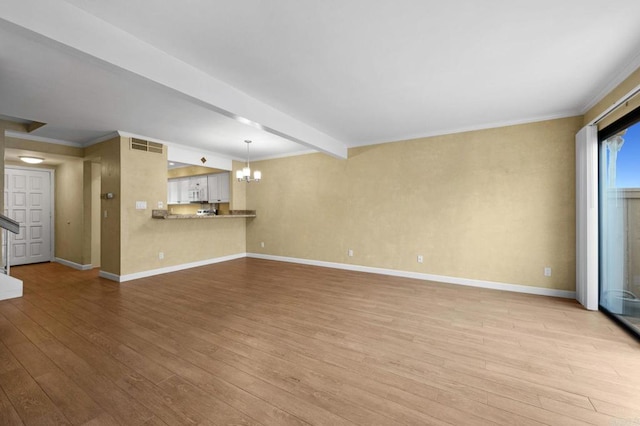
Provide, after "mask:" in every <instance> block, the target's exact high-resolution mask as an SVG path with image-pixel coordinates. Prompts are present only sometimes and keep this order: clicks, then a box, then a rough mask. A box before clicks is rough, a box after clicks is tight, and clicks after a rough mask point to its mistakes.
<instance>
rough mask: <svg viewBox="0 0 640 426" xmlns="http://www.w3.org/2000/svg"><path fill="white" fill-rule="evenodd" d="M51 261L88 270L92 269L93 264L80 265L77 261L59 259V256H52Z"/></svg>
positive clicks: (80, 269)
mask: <svg viewBox="0 0 640 426" xmlns="http://www.w3.org/2000/svg"><path fill="white" fill-rule="evenodd" d="M53 261H54V262H56V263H60V264H61V265H64V266H68V267H70V268H73V269H77V270H79V271H88V270H90V269H93V265H92V264H88V265H81V264H79V263H76V262H72V261H70V260H67V259H61V258H59V257H54V258H53Z"/></svg>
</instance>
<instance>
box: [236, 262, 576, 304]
mask: <svg viewBox="0 0 640 426" xmlns="http://www.w3.org/2000/svg"><path fill="white" fill-rule="evenodd" d="M247 257H250V258H254V259H264V260H275V261H278V262H290V263H299V264H302V265H312V266H321V267H324V268H334V269H344V270H347V271H357V272H369V273H372V274H380V275H391V276H394V277H403V278H415V279H418V280H425V281H437V282H441V283H447V284H457V285H466V286H469V287H480V288H487V289H492V290H503V291H511V292H515V293H527V294H536V295H540V296H552V297H562V298H566V299H575V298H576V292H575V291H568V290H557V289H552V288H544V287H533V286H528V285H520V284H509V283H500V282H495V281H483V280H475V279H470V278H457V277H448V276H445V275H434V274H424V273H421V272H410V271H400V270H397V269H384V268H374V267H371V266H361V265H351V264H347V263H336V262H324V261H321V260H310V259H300V258H296V257H285V256H273V255H269V254H259V253H247Z"/></svg>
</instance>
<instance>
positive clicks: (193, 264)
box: [99, 253, 247, 283]
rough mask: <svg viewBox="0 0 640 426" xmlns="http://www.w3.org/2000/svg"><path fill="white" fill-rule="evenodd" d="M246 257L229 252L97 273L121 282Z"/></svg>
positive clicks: (242, 254) (245, 255) (243, 254)
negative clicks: (118, 272)
mask: <svg viewBox="0 0 640 426" xmlns="http://www.w3.org/2000/svg"><path fill="white" fill-rule="evenodd" d="M244 257H247V254H246V253H237V254H231V255H229V256H222V257H214V258H212V259H205V260H199V261H197V262H190V263H183V264H181V265H174V266H167V267H165V268H158V269H151V270H149V271H141V272H134V273H133V274H126V275H116V274H112V273H110V272H104V271H100V273H99V275H100V276H101V277H102V278H106V279H108V280H111V281H116V282H120V283H123V282H125V281H131V280H137V279H139V278H146V277H152V276H154V275H161V274H167V273H169V272H176V271H182V270H183V269H190V268H197V267H198V266H205V265H211V264H214V263H220V262H227V261H229V260H235V259H242V258H244Z"/></svg>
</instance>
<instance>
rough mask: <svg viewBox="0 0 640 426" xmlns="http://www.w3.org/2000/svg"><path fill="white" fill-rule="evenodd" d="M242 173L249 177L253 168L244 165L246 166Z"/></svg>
mask: <svg viewBox="0 0 640 426" xmlns="http://www.w3.org/2000/svg"><path fill="white" fill-rule="evenodd" d="M242 175H243V176H244V177H249V176H251V169H250V168H249V167H244V168H243V169H242Z"/></svg>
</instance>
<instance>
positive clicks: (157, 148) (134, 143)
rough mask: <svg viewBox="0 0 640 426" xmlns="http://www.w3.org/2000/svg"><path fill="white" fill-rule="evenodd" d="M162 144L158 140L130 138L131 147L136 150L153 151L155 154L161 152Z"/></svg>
mask: <svg viewBox="0 0 640 426" xmlns="http://www.w3.org/2000/svg"><path fill="white" fill-rule="evenodd" d="M163 147H164V145H162V144H161V143H158V142H151V141H145V140H143V139H136V138H131V149H135V150H138V151H147V152H155V153H156V154H162V148H163Z"/></svg>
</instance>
